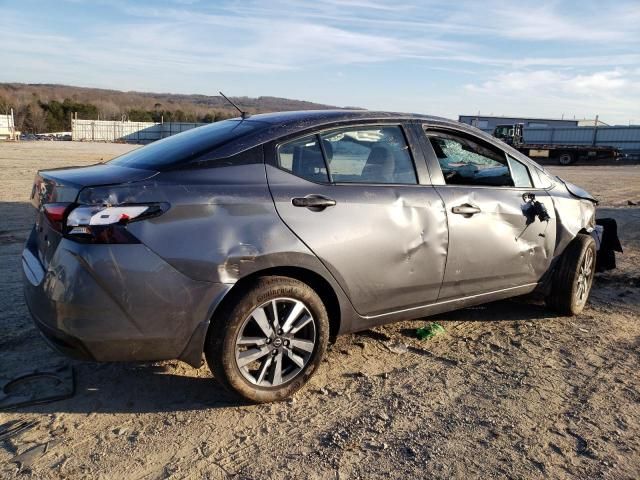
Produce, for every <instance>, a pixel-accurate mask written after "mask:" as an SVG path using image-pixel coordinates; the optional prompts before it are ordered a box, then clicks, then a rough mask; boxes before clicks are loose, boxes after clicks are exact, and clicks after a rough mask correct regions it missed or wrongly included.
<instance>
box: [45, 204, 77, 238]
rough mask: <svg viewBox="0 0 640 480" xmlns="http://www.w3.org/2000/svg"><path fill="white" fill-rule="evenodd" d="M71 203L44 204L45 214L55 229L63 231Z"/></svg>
mask: <svg viewBox="0 0 640 480" xmlns="http://www.w3.org/2000/svg"><path fill="white" fill-rule="evenodd" d="M71 205H72V204H71V203H45V204H44V205H43V206H42V211H43V212H44V215H45V216H46V217H47V220H49V223H51V226H52V227H53V228H54V229H55V230H58V231H59V232H61V231H62V226H63V225H64V217H65V215H66V213H67V211H68V210H69V208H70V207H71Z"/></svg>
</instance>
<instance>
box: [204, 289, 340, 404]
mask: <svg viewBox="0 0 640 480" xmlns="http://www.w3.org/2000/svg"><path fill="white" fill-rule="evenodd" d="M233 300H234V301H233V302H231V304H228V308H226V309H224V310H223V311H222V312H221V313H220V315H216V318H215V319H214V321H213V323H212V325H211V327H210V330H209V335H208V337H207V341H206V344H205V357H206V359H207V364H208V365H209V369H210V370H211V371H212V372H213V374H214V375H215V377H216V379H218V380H219V381H220V383H222V385H224V386H225V387H226V388H227V389H228V390H230V391H232V392H233V393H236V394H237V395H240V396H241V397H243V398H245V399H247V400H249V401H251V402H254V403H262V402H272V401H278V400H282V399H285V398H287V397H289V396H291V395H292V394H293V393H295V392H296V391H297V390H299V389H300V388H301V387H302V386H303V385H304V384H305V383H306V382H307V381H308V380H309V378H311V376H312V375H313V374H314V372H315V371H316V370H317V368H318V366H319V365H320V362H321V361H322V357H323V356H324V353H325V351H326V348H327V342H328V338H329V319H328V315H327V311H326V309H325V306H324V304H323V303H322V300H320V297H319V296H318V295H317V293H316V292H315V291H314V290H313V289H312V288H311V287H309V286H308V285H307V284H305V283H303V282H301V281H299V280H295V279H293V278H288V277H278V276H271V277H262V278H258V279H256V280H255V281H253V282H252V283H251V284H250V285H249V286H248V288H247V289H246V290H244V292H243V293H242V294H241V295H239V296H238V297H237V298H235V299H233Z"/></svg>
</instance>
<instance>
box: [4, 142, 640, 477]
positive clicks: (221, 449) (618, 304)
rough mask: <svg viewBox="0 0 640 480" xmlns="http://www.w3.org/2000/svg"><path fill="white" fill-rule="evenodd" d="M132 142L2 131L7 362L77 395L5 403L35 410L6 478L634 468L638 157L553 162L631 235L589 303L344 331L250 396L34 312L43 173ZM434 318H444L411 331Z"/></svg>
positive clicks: (576, 472)
mask: <svg viewBox="0 0 640 480" xmlns="http://www.w3.org/2000/svg"><path fill="white" fill-rule="evenodd" d="M130 148H132V147H130V146H126V145H114V144H88V143H71V142H32V143H23V144H11V143H5V144H1V143H0V171H1V172H2V179H1V180H0V218H2V223H1V226H0V331H2V333H3V334H2V336H0V377H5V378H11V377H13V376H14V375H16V374H17V373H18V372H21V371H24V370H25V369H28V368H42V367H47V366H51V365H59V364H69V363H70V364H72V365H73V366H74V368H75V372H76V393H75V395H74V396H73V397H72V398H69V399H67V400H62V401H57V402H53V403H48V404H43V405H40V406H30V407H24V408H20V409H18V410H13V411H4V412H0V436H1V431H2V425H5V426H6V425H7V424H11V422H15V421H18V420H26V421H35V422H36V424H35V426H33V427H32V428H31V429H29V430H27V431H25V432H23V433H21V434H19V435H17V436H15V437H13V438H10V439H7V440H0V477H1V478H39V479H40V478H44V479H48V478H132V479H159V478H175V479H180V478H253V479H269V478H283V479H284V478H308V479H315V478H318V479H319V478H332V479H338V478H340V479H347V478H367V479H368V478H383V477H384V478H447V479H448V478H483V479H486V478H527V479H535V478H580V479H586V478H589V479H594V478H610V479H637V478H640V376H639V375H638V372H639V366H640V322H639V319H640V207H638V206H627V204H628V201H629V200H631V201H633V202H635V201H639V200H640V165H612V166H588V165H580V164H578V165H575V166H571V167H562V168H560V167H557V168H552V170H553V171H554V172H555V173H559V174H561V175H562V176H563V177H565V178H566V179H567V180H570V181H572V182H574V183H576V184H578V185H581V186H583V187H584V188H586V189H587V190H590V191H591V192H592V193H594V194H595V195H596V196H598V197H599V198H600V199H601V206H600V210H599V216H602V217H614V218H616V219H617V221H618V223H619V232H620V236H621V238H622V241H623V245H624V247H625V254H624V255H622V256H620V257H619V269H618V270H615V271H612V272H609V273H606V274H599V275H598V276H597V277H596V281H595V286H594V290H593V292H592V296H591V300H590V303H589V305H588V307H587V308H586V310H585V311H584V313H583V314H582V315H579V316H577V317H573V318H570V317H558V316H556V315H555V314H554V313H552V312H551V311H549V310H547V309H545V308H544V306H543V305H542V304H541V303H540V302H539V301H537V300H534V299H514V300H509V301H501V302H496V303H493V304H489V305H485V306H481V307H476V308H470V309H466V310H461V311H457V312H453V313H449V314H445V315H438V316H436V317H432V318H429V319H418V320H415V321H412V322H402V323H397V324H393V325H389V326H385V327H380V328H376V329H374V330H369V331H367V332H363V333H360V334H356V335H349V336H344V337H341V338H340V339H339V340H338V342H337V343H336V344H335V345H333V346H332V347H331V349H330V352H329V354H328V355H327V358H326V361H325V362H324V364H323V365H322V367H321V368H320V370H319V373H318V374H317V375H316V376H315V377H314V378H313V379H312V381H311V383H310V384H309V385H308V386H307V387H306V388H304V389H303V390H302V391H300V392H299V393H298V394H296V395H295V397H294V398H293V399H292V400H289V401H286V402H283V403H278V404H270V405H259V406H250V405H242V404H239V403H237V402H236V401H235V400H234V399H233V398H231V397H229V396H228V395H226V394H225V393H223V392H222V391H221V390H220V389H219V388H218V386H217V384H216V382H215V380H213V379H212V378H211V375H210V373H209V371H208V370H207V368H206V367H202V368H200V369H193V368H191V367H189V366H187V365H184V364H182V363H179V362H161V363H153V364H151V363H147V364H92V363H86V362H76V361H69V360H67V359H66V358H64V357H62V356H60V355H58V354H56V353H54V352H53V351H51V350H50V349H49V348H48V347H47V346H46V345H45V343H44V342H43V341H42V340H41V339H40V337H39V336H38V334H37V333H36V330H35V329H34V327H33V326H32V323H31V319H30V317H29V313H28V312H27V309H26V307H25V306H24V303H23V300H22V287H21V265H20V252H21V250H22V245H23V243H24V241H25V239H26V236H27V233H28V231H29V229H30V227H31V222H32V212H31V207H30V206H29V205H28V203H27V202H28V197H29V194H30V191H31V182H32V179H33V175H34V173H35V171H36V170H37V169H39V168H49V167H60V166H69V165H86V164H90V163H94V162H95V161H99V160H100V159H101V158H102V159H105V160H106V159H108V158H111V157H113V156H115V155H117V154H120V153H122V152H125V151H127V150H128V149H130ZM430 321H438V322H440V323H441V324H442V325H443V326H444V328H445V330H446V333H444V334H441V335H439V336H437V337H435V338H433V339H431V340H425V341H419V340H417V339H416V338H415V335H414V332H415V329H416V328H417V327H420V326H423V325H425V324H426V323H428V322H430ZM39 445H40V447H38V446H39ZM42 445H46V447H45V446H42ZM34 447H36V448H34ZM30 449H32V450H30ZM25 452H26V453H25ZM23 453H24V455H22V456H20V457H19V458H17V459H16V458H15V457H16V456H18V455H21V454H23ZM18 460H20V461H21V464H20V465H18V464H17V463H15V462H16V461H18Z"/></svg>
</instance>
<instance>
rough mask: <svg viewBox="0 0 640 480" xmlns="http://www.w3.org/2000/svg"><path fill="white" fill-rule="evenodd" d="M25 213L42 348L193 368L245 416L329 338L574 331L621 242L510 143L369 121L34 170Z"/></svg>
mask: <svg viewBox="0 0 640 480" xmlns="http://www.w3.org/2000/svg"><path fill="white" fill-rule="evenodd" d="M31 199H32V203H33V205H34V207H35V208H36V209H37V216H36V222H35V226H34V228H33V230H32V232H31V235H30V237H29V239H28V241H27V244H26V246H25V249H24V252H23V254H22V263H23V270H24V285H25V295H26V301H27V304H28V306H29V309H30V311H31V314H32V316H33V319H34V321H35V323H36V324H37V326H38V327H39V329H40V330H41V331H42V333H43V334H44V336H45V337H46V338H47V339H48V341H49V343H50V344H51V345H52V346H54V347H55V348H57V349H58V350H61V351H63V352H66V353H68V354H70V355H74V356H76V357H80V358H85V359H91V360H96V361H142V360H144V361H147V360H163V359H174V358H178V359H181V360H183V361H185V362H187V363H189V364H191V365H193V366H195V367H199V366H200V365H201V363H202V357H203V353H204V357H205V358H206V361H207V363H208V365H209V368H210V369H211V370H212V372H213V373H214V375H215V377H216V379H217V380H218V381H219V382H220V383H221V384H222V385H224V386H226V387H227V388H229V389H231V390H232V391H234V392H236V393H237V394H239V395H241V396H242V397H244V398H246V399H249V400H251V401H254V402H265V401H273V400H278V399H282V398H285V397H287V396H289V395H291V394H292V393H293V392H295V391H296V390H298V389H299V388H300V387H302V385H304V383H305V382H306V381H307V380H308V379H309V377H310V376H311V375H312V374H313V373H314V372H315V371H316V369H317V368H318V366H319V365H320V362H321V359H322V357H323V355H324V353H325V349H326V347H327V343H328V342H329V341H330V339H332V338H334V337H335V336H336V335H338V334H342V333H347V332H354V331H358V330H363V329H368V328H371V327H373V326H375V325H381V324H385V323H389V322H393V321H398V320H406V319H412V318H418V317H421V316H425V315H432V314H436V313H440V312H445V311H448V310H453V309H457V308H461V307H467V306H470V305H476V304H480V303H484V302H490V301H494V300H498V299H503V298H507V297H513V296H517V295H523V294H527V293H530V292H533V291H539V292H540V293H541V294H542V295H544V296H545V297H546V299H547V303H548V305H549V306H550V307H552V308H554V309H556V310H557V311H559V312H561V313H563V314H567V315H573V314H577V313H579V312H580V311H581V310H582V309H583V308H584V306H585V303H586V301H587V298H588V296H589V291H590V289H591V284H592V279H593V275H594V271H595V268H596V258H598V259H600V258H605V259H606V258H609V259H610V257H611V254H612V253H611V251H610V248H609V247H607V246H606V245H611V244H612V239H613V240H616V238H613V237H615V232H613V231H612V230H611V229H608V227H607V228H603V227H602V226H600V225H596V221H595V203H596V202H595V200H594V198H593V197H591V196H590V195H589V194H588V193H587V192H585V191H583V190H581V189H580V188H578V187H576V186H574V185H571V184H569V183H566V182H563V181H562V180H560V179H558V178H556V177H553V176H551V175H550V174H549V173H548V172H547V171H545V169H544V168H542V167H541V166H539V165H537V164H536V163H534V162H532V161H531V160H530V159H529V158H527V157H525V156H523V155H522V154H520V153H519V152H517V151H516V150H514V149H512V148H511V147H509V146H507V145H506V144H504V143H502V142H500V141H498V140H496V139H494V138H491V137H489V136H487V135H485V134H483V133H482V132H480V131H478V130H476V129H474V128H472V127H469V126H465V125H462V124H459V123H457V122H452V121H449V120H445V119H441V118H435V117H428V116H420V115H404V114H393V113H380V112H367V111H345V110H340V111H315V112H314V111H308V112H288V113H276V114H265V115H255V116H252V117H249V118H239V119H233V120H226V121H223V122H217V123H213V124H211V125H208V126H204V127H200V128H196V129H193V130H190V131H187V132H184V133H182V134H179V135H176V136H173V137H170V138H167V139H164V140H161V141H159V142H156V143H153V144H151V145H148V146H146V147H143V148H140V149H138V150H134V151H132V152H130V153H127V154H125V155H123V156H121V157H118V158H116V159H114V160H112V161H110V162H108V163H105V164H98V165H94V166H89V167H85V168H67V169H59V170H47V171H41V172H38V174H37V175H36V178H35V182H34V185H33V191H32V195H31ZM605 226H606V224H605ZM607 230H609V231H607ZM607 235H609V237H611V238H610V240H609V241H608V242H602V245H603V248H600V250H598V246H599V245H600V244H601V241H602V240H603V237H606V236H607ZM612 236H613V237H612ZM605 240H606V238H605ZM601 263H602V262H601ZM609 263H610V262H609ZM601 267H602V265H601ZM602 268H604V267H602Z"/></svg>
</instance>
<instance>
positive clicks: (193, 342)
mask: <svg viewBox="0 0 640 480" xmlns="http://www.w3.org/2000/svg"><path fill="white" fill-rule="evenodd" d="M33 242H34V235H32V236H31V237H30V239H29V240H28V241H27V245H26V246H25V249H24V251H23V254H22V266H23V283H24V293H25V300H26V303H27V306H28V307H29V310H30V312H31V315H32V317H33V319H34V322H35V324H36V326H37V327H38V328H39V330H40V331H41V332H42V334H43V335H44V337H45V338H46V339H47V341H48V343H49V344H50V345H51V346H53V347H54V348H55V349H56V350H58V351H61V352H62V353H65V354H67V355H69V356H73V357H77V358H82V359H92V360H98V361H148V360H166V359H175V358H180V359H183V360H185V361H187V362H188V363H191V364H194V365H199V363H200V358H199V357H200V356H201V354H202V345H203V343H204V336H205V335H206V330H207V328H206V327H207V326H208V323H209V319H210V318H211V315H212V313H213V309H214V308H215V306H216V305H217V304H218V302H219V301H220V300H221V299H222V298H223V296H224V294H225V293H226V292H227V291H228V290H229V289H230V288H231V286H232V285H230V284H223V283H211V282H203V281H196V280H192V279H190V278H188V277H186V276H185V275H183V274H182V273H180V272H178V271H177V270H175V269H174V268H173V267H172V266H171V265H169V264H168V263H167V262H165V261H164V260H163V259H162V258H160V257H159V256H157V255H156V254H155V253H154V252H152V251H151V250H149V249H148V248H147V247H146V246H145V245H142V244H126V245H86V244H79V243H76V242H73V241H70V240H67V239H62V240H61V241H60V243H59V244H58V245H57V247H56V251H55V252H54V253H53V255H52V256H51V260H50V261H49V264H48V265H47V266H46V267H45V266H44V265H43V264H42V262H41V261H40V257H39V255H38V253H37V250H36V249H35V248H34V245H33Z"/></svg>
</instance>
